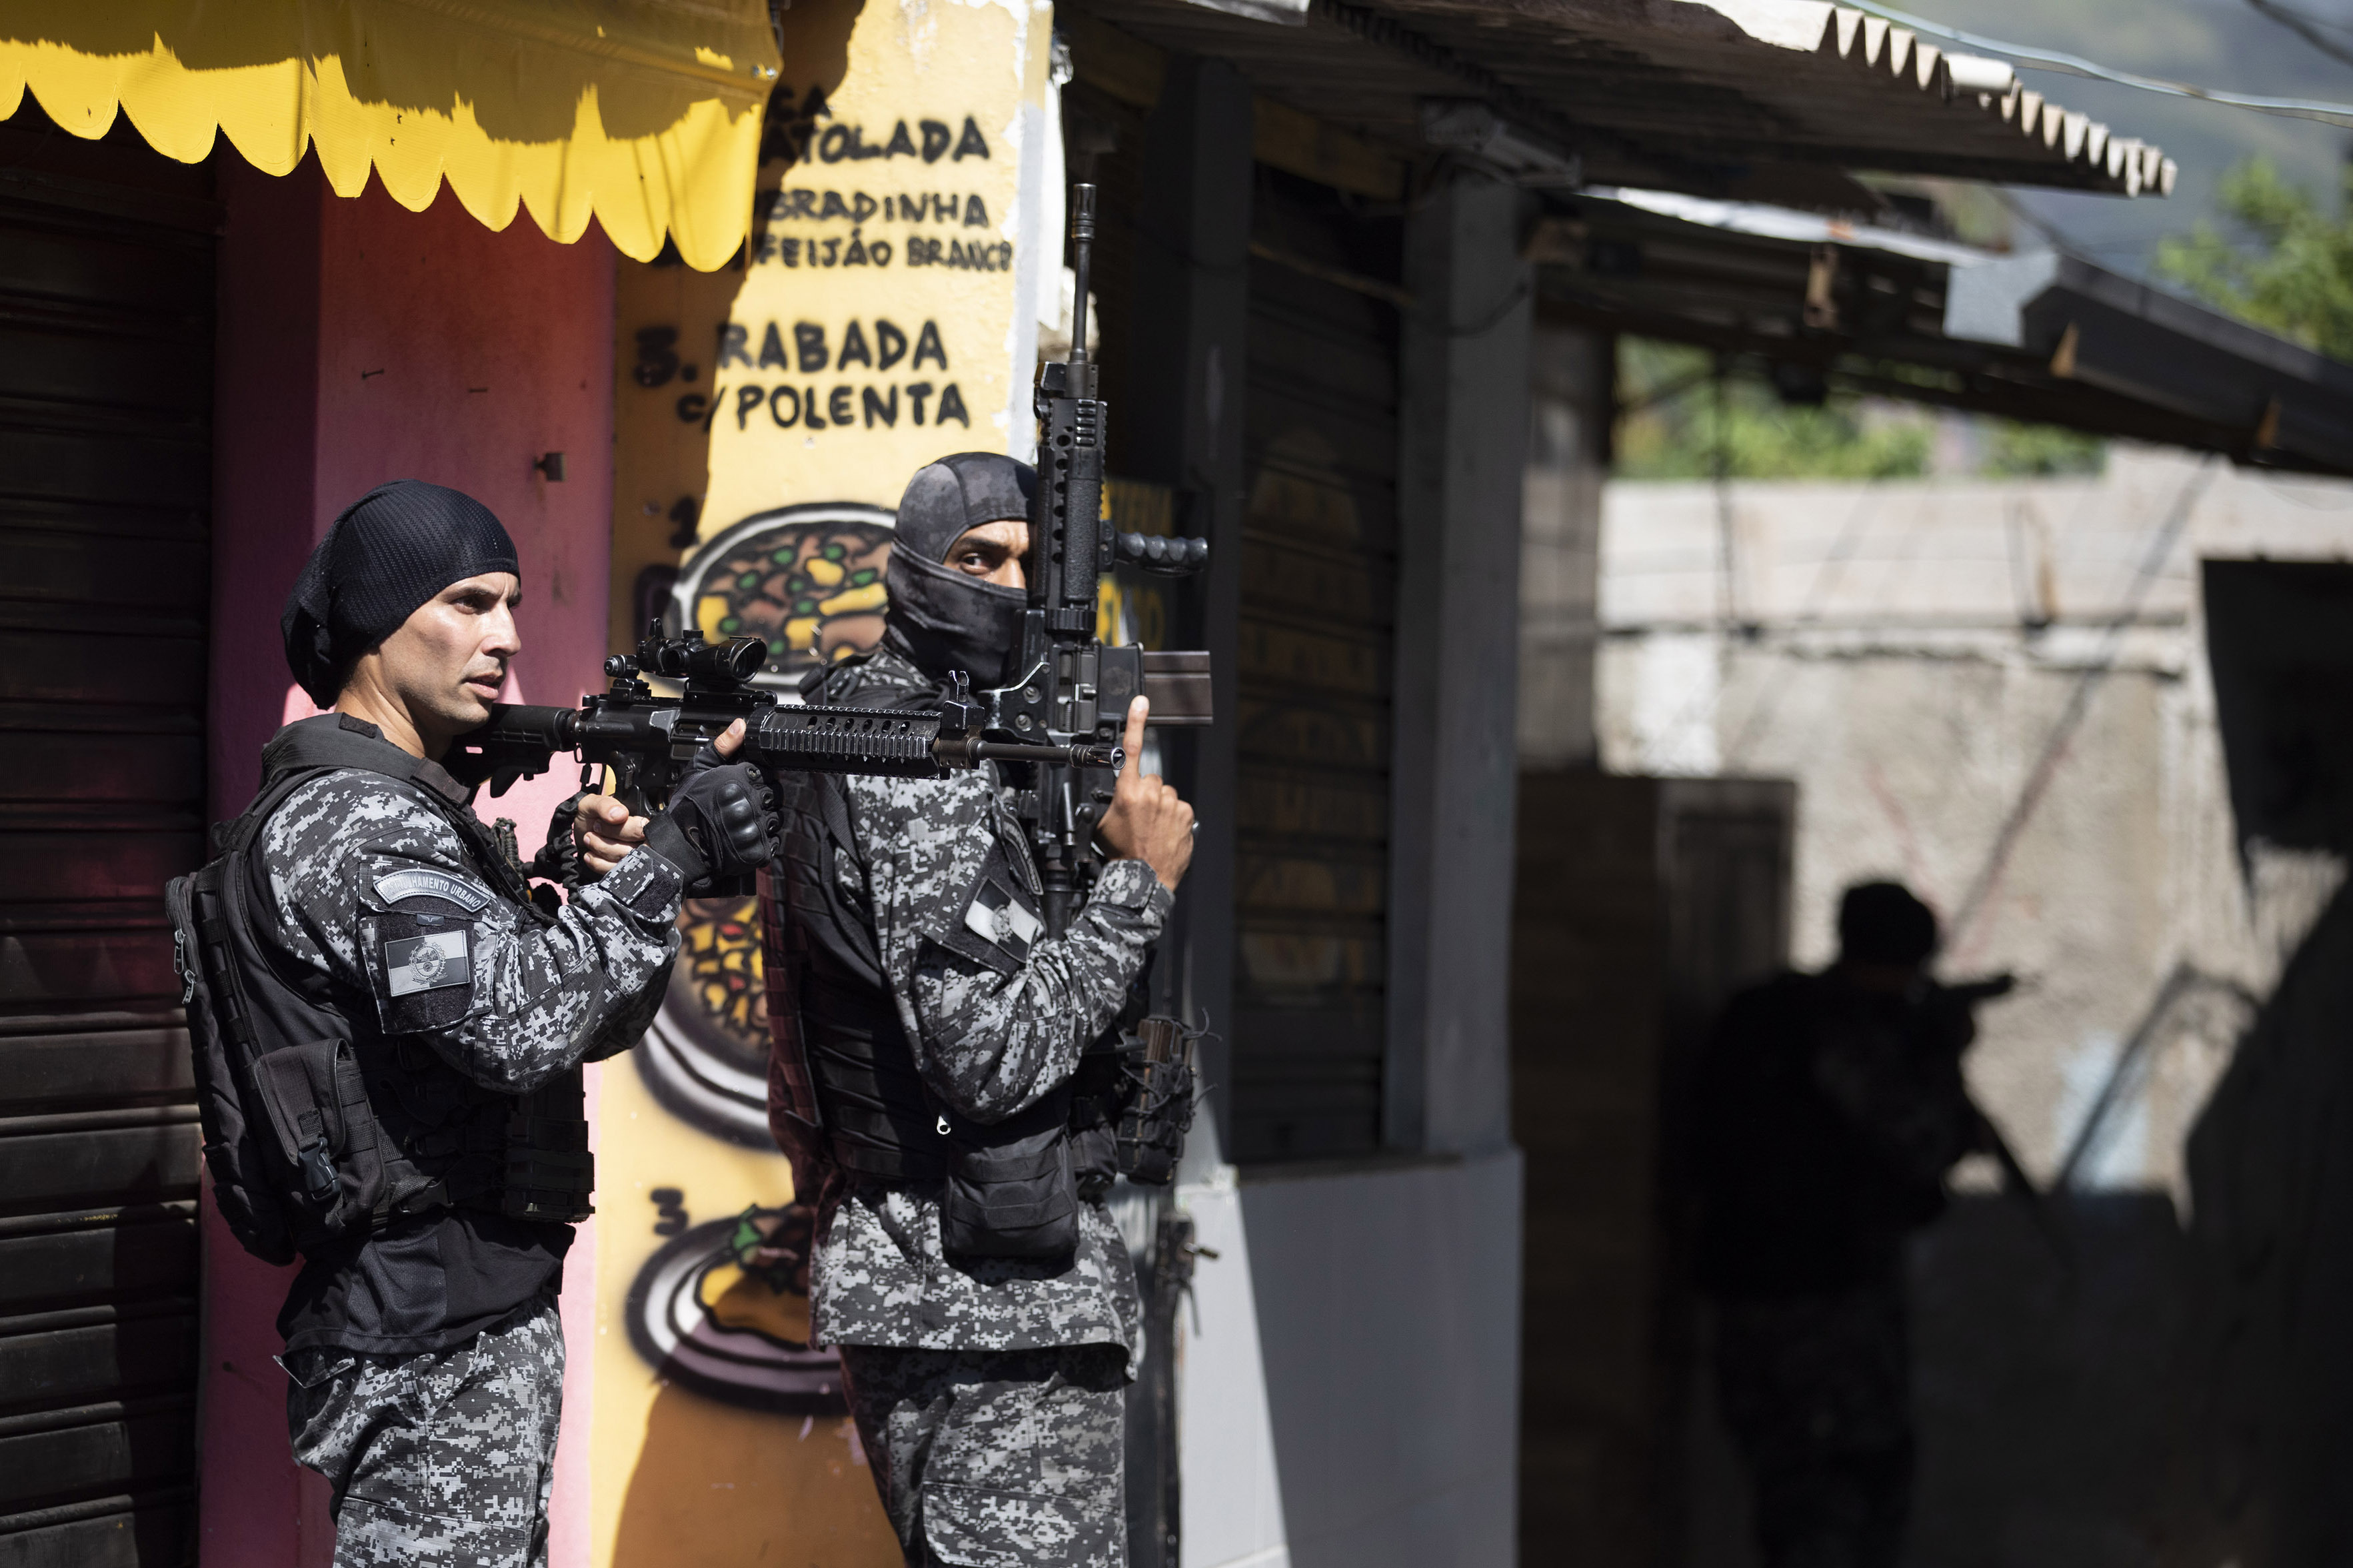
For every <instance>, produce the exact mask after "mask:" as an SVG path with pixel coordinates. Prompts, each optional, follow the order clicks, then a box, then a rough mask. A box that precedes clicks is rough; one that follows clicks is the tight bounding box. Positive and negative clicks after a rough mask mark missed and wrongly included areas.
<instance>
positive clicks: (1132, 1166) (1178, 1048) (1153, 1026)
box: [1115, 1015, 1200, 1186]
mask: <svg viewBox="0 0 2353 1568" xmlns="http://www.w3.org/2000/svg"><path fill="white" fill-rule="evenodd" d="M1199 1037H1200V1034H1199V1031H1198V1030H1188V1029H1187V1028H1186V1027H1185V1026H1184V1025H1182V1024H1180V1023H1178V1022H1177V1021H1176V1019H1174V1018H1170V1017H1166V1016H1157V1015H1155V1016H1152V1017H1149V1018H1146V1019H1145V1020H1144V1021H1143V1022H1142V1023H1141V1024H1139V1025H1138V1026H1136V1032H1135V1033H1134V1034H1133V1035H1130V1036H1128V1037H1125V1038H1124V1040H1123V1041H1122V1042H1121V1048H1120V1066H1121V1068H1122V1070H1123V1072H1124V1077H1125V1079H1126V1086H1125V1087H1126V1090H1127V1092H1126V1094H1125V1096H1124V1104H1123V1105H1122V1107H1121V1110H1120V1116H1119V1123H1118V1129H1119V1130H1118V1134H1117V1137H1116V1140H1115V1160H1116V1163H1117V1164H1118V1167H1119V1173H1120V1174H1121V1175H1123V1176H1125V1177H1126V1178H1127V1179H1128V1180H1129V1181H1131V1182H1143V1183H1145V1184H1149V1185H1152V1186H1160V1185H1162V1184H1166V1182H1168V1181H1169V1180H1170V1179H1171V1178H1173V1177H1174V1176H1175V1175H1176V1162H1177V1161H1178V1160H1179V1159H1180V1158H1182V1157H1183V1155H1184V1152H1185V1134H1186V1133H1187V1132H1189V1131H1192V1127H1193V1085H1194V1078H1193V1043H1194V1041H1195V1040H1197V1039H1198V1038H1199Z"/></svg>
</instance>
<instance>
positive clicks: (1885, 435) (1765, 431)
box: [1615, 338, 2107, 479]
mask: <svg viewBox="0 0 2353 1568" xmlns="http://www.w3.org/2000/svg"><path fill="white" fill-rule="evenodd" d="M1618 353H1619V360H1618V372H1619V387H1620V399H1621V401H1622V403H1623V405H1624V407H1625V410H1626V412H1625V415H1624V416H1623V417H1622V418H1620V421H1619V425H1618V461H1617V467H1616V470H1615V472H1616V474H1617V476H1618V477H1619V478H1620V479H1713V478H1715V469H1716V463H1717V460H1718V457H1719V453H1718V439H1717V414H1716V410H1717V402H1716V396H1715V384H1714V379H1713V377H1712V376H1711V375H1710V374H1709V373H1710V370H1711V368H1712V366H1711V361H1710V359H1709V356H1708V354H1707V352H1706V351H1705V350H1704V349H1695V348H1690V347H1686V346H1684V345H1683V344H1680V343H1666V342H1654V341H1652V340H1650V339H1644V338H1621V339H1620V340H1619V349H1618ZM1722 406H1723V442H1722V447H1723V449H1722V453H1721V457H1722V459H1723V461H1724V465H1725V477H1726V478H1729V479H1921V478H1925V477H1926V476H1927V475H1928V474H1929V473H1931V472H1932V471H1934V458H1935V456H1936V424H1935V421H1934V418H1933V416H1931V415H1930V414H1929V412H1928V411H1927V410H1926V408H1924V407H1921V406H1919V405H1904V404H1899V403H1894V402H1886V401H1881V400H1877V399H1873V400H1872V401H1869V402H1865V401H1864V400H1862V399H1861V398H1857V397H1853V396H1851V395H1841V394H1837V393H1833V394H1832V395H1831V396H1830V397H1828V398H1827V399H1826V400H1824V402H1823V403H1822V404H1821V405H1819V406H1816V407H1806V406H1800V405H1791V404H1788V403H1785V402H1783V401H1782V399H1781V398H1780V396H1779V395H1778V394H1777V393H1775V391H1774V390H1773V389H1772V388H1771V387H1770V386H1768V385H1767V384H1765V383H1764V382H1762V381H1760V380H1758V379H1757V378H1756V377H1755V376H1754V375H1746V374H1734V375H1731V376H1729V377H1727V378H1726V380H1725V386H1724V399H1723V405H1722ZM1978 430H1979V431H1980V433H1981V438H1980V439H1979V440H1978V442H1977V443H1975V445H1976V448H1977V453H1978V457H1977V461H1976V463H1975V464H1974V465H1973V467H1972V468H1971V470H1970V471H1971V472H1974V473H1978V474H1983V475H1987V476H1992V477H2000V478H2031V477H2040V476H2046V475H2054V474H2096V473H2098V472H2099V471H2100V470H2101V468H2103V467H2105V463H2106V456H2107V447H2106V444H2105V443H2104V442H2102V441H2101V440H2099V439H2098V438H2097V437H2091V436H2079V435H2076V434H2075V433H2074V432H2073V431H2071V430H2062V429H2057V428H2055V427H2053V426H2047V425H2016V424H2012V423H2010V421H2009V420H2006V419H1988V420H1983V421H1981V422H1979V424H1978Z"/></svg>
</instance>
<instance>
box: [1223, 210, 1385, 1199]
mask: <svg viewBox="0 0 2353 1568" xmlns="http://www.w3.org/2000/svg"><path fill="white" fill-rule="evenodd" d="M1258 174H1259V177H1258V188H1257V192H1256V195H1255V197H1254V202H1253V206H1252V217H1251V232H1252V236H1253V245H1252V252H1253V258H1252V260H1251V262H1250V339H1249V342H1250V349H1249V384H1248V396H1249V404H1248V413H1247V416H1246V421H1245V429H1246V438H1247V441H1248V447H1249V451H1248V465H1249V473H1250V499H1249V508H1248V513H1247V517H1246V521H1245V525H1244V535H1243V557H1244V560H1243V567H1242V613H1241V634H1240V648H1239V649H1238V658H1239V676H1240V708H1241V712H1240V726H1241V727H1240V736H1239V740H1240V800H1239V805H1238V812H1237V822H1236V826H1237V830H1238V834H1239V843H1238V846H1237V857H1238V858H1237V867H1236V886H1237V900H1236V901H1237V905H1238V908H1237V910H1236V921H1237V926H1238V930H1237V933H1236V938H1237V943H1238V946H1239V950H1240V952H1239V956H1240V963H1239V968H1238V975H1237V984H1236V994H1235V1008H1236V1015H1237V1016H1236V1019H1235V1037H1236V1038H1235V1051H1234V1089H1233V1095H1234V1098H1233V1135H1234V1153H1235V1157H1236V1158H1237V1159H1240V1160H1242V1161H1245V1162H1263V1161H1274V1160H1300V1159H1319V1158H1331V1157H1335V1156H1345V1155H1353V1154H1362V1153H1366V1152H1372V1151H1373V1150H1375V1149H1377V1148H1378V1147H1379V1144H1380V1118H1381V1061H1382V1053H1383V1048H1384V1040H1385V1037H1386V1033H1387V1030H1386V1026H1385V1020H1384V1007H1385V994H1384V993H1385V986H1384V970H1385V960H1386V952H1387V945H1388V935H1387V911H1388V833H1389V779H1388V774H1389V732H1390V724H1389V707H1390V689H1391V680H1390V675H1391V667H1392V664H1393V659H1394V656H1393V652H1392V636H1391V629H1392V626H1393V624H1394V621H1395V607H1396V603H1397V536H1398V501H1397V461H1398V458H1397V452H1398V373H1397V365H1398V312H1397V308H1396V306H1395V305H1394V304H1393V303H1390V302H1389V301H1388V300H1384V299H1380V298H1377V297H1375V295H1374V294H1372V293H1370V292H1367V291H1366V289H1365V288H1364V284H1365V283H1366V282H1367V281H1371V282H1373V283H1374V284H1375V285H1377V286H1379V285H1382V284H1387V286H1388V287H1391V288H1393V287H1394V279H1397V278H1398V274H1399V270H1400V268H1401V258H1402V246H1401V229H1400V226H1399V224H1398V222H1397V220H1395V219H1387V220H1380V219H1367V218H1364V217H1360V216H1356V214H1355V213H1354V212H1353V210H1352V209H1351V208H1350V206H1349V205H1347V203H1346V200H1345V198H1344V197H1342V196H1341V195H1339V193H1337V192H1335V191H1333V190H1331V189H1329V188H1328V187H1325V186H1322V185H1317V184H1312V183H1311V182H1309V181H1306V180H1303V179H1299V178H1295V177H1293V176H1292V175H1289V174H1281V173H1278V172H1277V171H1274V170H1272V169H1268V168H1265V167H1263V166H1261V168H1260V170H1259V172H1258ZM1352 284H1353V285H1355V286H1353V287H1352V286H1351V285H1352Z"/></svg>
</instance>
